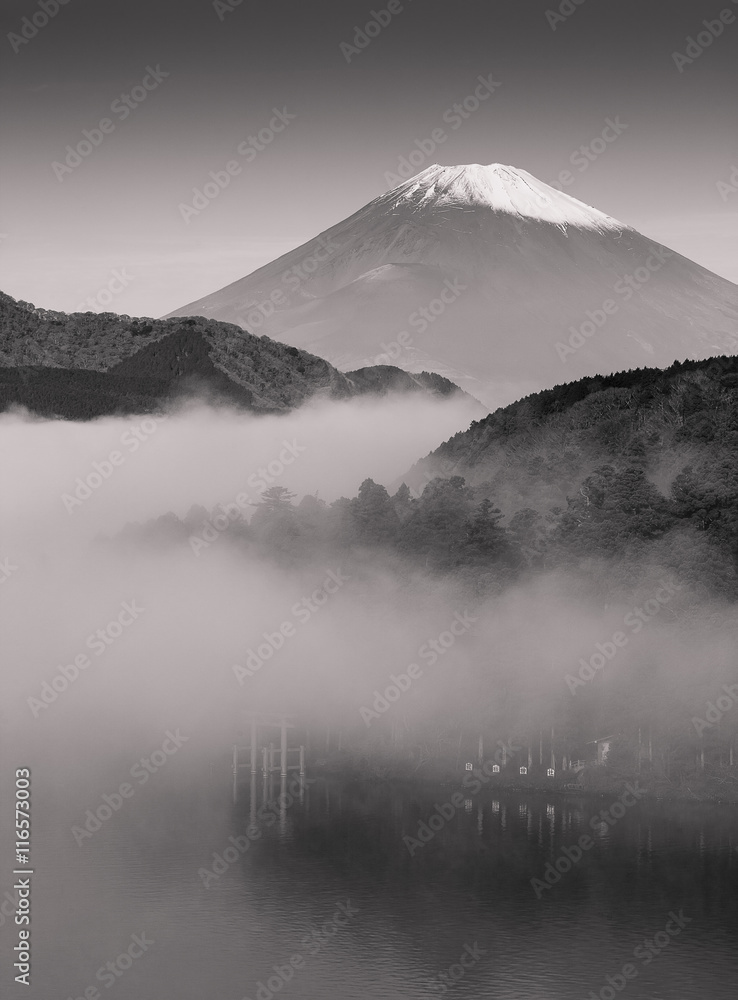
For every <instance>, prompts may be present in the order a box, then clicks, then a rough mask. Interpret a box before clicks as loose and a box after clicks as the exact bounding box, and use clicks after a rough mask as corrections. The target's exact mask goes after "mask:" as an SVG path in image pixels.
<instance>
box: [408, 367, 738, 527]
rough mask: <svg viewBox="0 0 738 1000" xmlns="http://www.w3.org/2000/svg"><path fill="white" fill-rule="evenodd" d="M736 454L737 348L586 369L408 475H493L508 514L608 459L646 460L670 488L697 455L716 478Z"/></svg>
mask: <svg viewBox="0 0 738 1000" xmlns="http://www.w3.org/2000/svg"><path fill="white" fill-rule="evenodd" d="M736 460H738V358H736V357H720V358H713V359H708V360H706V361H684V362H681V363H675V364H673V365H672V366H671V367H670V368H668V369H666V370H661V369H655V368H654V369H649V368H642V369H636V370H634V371H627V372H619V373H617V374H615V375H609V376H597V377H594V378H587V379H581V380H580V381H578V382H571V383H568V384H566V385H559V386H556V387H555V388H553V389H550V390H546V391H545V392H539V393H536V394H534V395H531V396H527V397H525V398H524V399H521V400H519V401H518V402H516V403H513V404H512V405H510V406H506V407H504V408H503V409H499V410H496V411H495V412H494V413H490V414H489V415H488V416H487V417H485V418H484V419H482V420H479V421H475V422H474V423H472V425H471V426H470V428H469V429H468V430H467V431H463V432H461V433H459V434H456V435H455V436H454V437H452V438H451V439H450V440H449V441H447V442H445V443H444V444H442V445H441V446H440V447H439V448H438V449H436V451H434V452H432V453H431V454H430V455H429V456H427V457H426V458H425V459H423V460H422V461H420V462H418V463H417V465H416V466H414V467H413V469H412V470H411V471H410V472H409V473H408V474H407V475H406V476H404V477H402V478H403V479H404V480H405V481H406V482H407V483H408V484H409V485H410V486H411V487H414V488H416V489H418V488H422V484H423V483H425V482H428V481H429V480H430V479H431V478H433V477H434V476H443V477H449V476H452V475H459V476H463V477H464V478H465V479H466V481H467V483H468V484H470V485H474V484H479V483H486V484H488V486H489V488H490V489H491V491H492V493H493V495H494V497H495V502H496V503H497V505H498V506H499V507H500V508H501V509H502V510H503V512H504V513H506V514H509V515H510V514H513V513H514V512H515V511H518V510H520V509H521V508H523V507H530V508H533V509H534V510H536V511H540V512H544V511H547V510H549V509H551V507H553V506H557V505H558V506H562V507H565V506H566V503H567V497H569V496H570V495H571V494H572V492H576V491H577V490H578V489H579V484H580V483H581V482H582V480H583V479H584V478H585V477H587V476H588V475H590V474H591V473H593V472H594V470H595V469H596V468H598V467H599V466H602V465H606V464H607V465H610V466H612V467H613V468H614V469H615V470H616V471H623V470H625V469H632V470H639V471H640V472H642V473H644V474H646V476H647V477H648V478H649V479H651V480H652V481H653V482H654V483H655V484H656V485H657V486H659V487H660V488H661V489H662V490H665V491H667V490H668V489H669V487H670V485H671V483H672V481H673V479H674V478H675V476H676V475H677V474H678V473H679V472H680V471H681V470H682V469H683V468H684V466H685V465H691V466H692V468H693V469H694V474H695V475H696V476H697V477H698V478H701V479H702V480H703V481H707V482H709V481H710V479H711V478H712V475H713V474H714V470H715V468H716V466H718V465H720V464H721V463H727V464H728V465H729V464H730V463H732V462H736Z"/></svg>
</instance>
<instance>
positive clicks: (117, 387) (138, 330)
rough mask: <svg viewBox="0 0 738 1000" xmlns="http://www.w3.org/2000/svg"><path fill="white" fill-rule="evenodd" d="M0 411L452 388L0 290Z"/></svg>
mask: <svg viewBox="0 0 738 1000" xmlns="http://www.w3.org/2000/svg"><path fill="white" fill-rule="evenodd" d="M0 365H2V366H3V367H0V410H4V409H7V408H8V406H10V405H14V404H15V405H22V406H26V407H27V408H28V409H30V410H31V411H32V412H34V413H38V414H41V415H45V416H51V415H54V416H61V417H66V418H68V419H89V418H92V417H97V416H102V415H105V414H112V413H144V412H152V411H154V410H157V409H160V408H161V407H162V406H163V405H165V404H166V403H167V402H169V401H171V400H172V399H175V398H177V397H178V396H181V395H182V394H184V393H188V394H192V393H198V394H200V395H205V396H206V397H208V398H213V397H215V398H218V399H220V400H225V401H227V402H229V403H232V404H235V405H237V406H241V407H243V408H246V409H249V410H252V411H257V412H280V411H285V410H289V409H292V408H293V407H295V406H299V405H300V404H301V403H304V402H305V401H306V400H308V399H310V398H312V397H315V396H324V397H328V398H331V399H348V398H351V397H354V396H359V395H365V394H367V393H371V394H379V395H383V394H385V393H386V392H389V391H412V392H428V393H430V394H432V395H440V396H447V395H453V394H454V393H456V392H460V390H459V389H458V388H457V387H456V386H455V385H454V384H453V383H451V382H448V381H447V380H446V379H440V380H439V377H438V376H430V375H426V374H425V373H424V374H423V375H420V376H417V375H416V376H411V375H408V374H407V373H406V372H403V371H400V369H397V368H393V367H389V366H381V367H379V368H377V369H374V368H367V369H362V370H360V371H357V372H351V373H349V374H344V373H342V372H340V371H338V370H337V369H336V368H334V367H333V366H332V365H330V364H329V363H328V362H327V361H324V360H323V359H322V358H318V357H316V356H315V355H312V354H308V353H307V352H305V351H301V350H299V349H298V348H296V347H287V346H286V345H284V344H280V343H277V342H276V341H274V340H270V339H269V338H268V337H256V336H254V335H253V334H250V333H248V332H246V331H244V330H242V329H241V328H240V327H237V326H234V325H232V324H229V323H221V322H218V321H216V320H207V319H203V318H201V317H193V318H186V319H168V320H155V319H134V318H131V317H129V316H118V315H116V314H115V313H92V312H88V313H72V314H67V313H61V312H53V311H50V310H46V309H37V308H36V307H34V306H32V305H31V304H30V303H25V302H16V301H15V300H14V299H12V298H11V297H10V296H8V295H4V294H2V293H0Z"/></svg>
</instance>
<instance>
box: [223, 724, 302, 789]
mask: <svg viewBox="0 0 738 1000" xmlns="http://www.w3.org/2000/svg"><path fill="white" fill-rule="evenodd" d="M292 718H293V717H292V716H288V715H280V716H275V715H257V714H256V713H251V714H249V715H248V716H247V717H246V722H247V725H248V728H249V733H250V741H249V743H248V744H247V745H243V744H239V742H236V743H234V744H233V801H234V802H235V801H236V800H237V799H238V781H239V774H240V771H241V770H242V769H247V770H248V771H249V772H250V774H251V775H256V774H257V773H258V772H259V771H261V773H262V775H263V777H264V778H268V777H269V776H270V775H272V774H274V773H279V775H280V777H281V778H286V777H287V773H288V771H297V772H298V773H299V775H300V777H301V778H304V777H305V747H304V745H302V744H301V745H300V746H296V747H290V746H288V742H287V731H288V730H290V729H294V728H295V724H294V722H292V721H291V720H292ZM274 729H279V736H280V739H279V746H275V742H274V740H271V741H270V742H268V743H266V742H261V743H260V736H261V737H262V739H263V736H264V731H265V730H266V731H267V732H269V731H270V730H271V731H273V730H274ZM275 735H276V734H275ZM290 755H292V758H291V757H290ZM290 760H292V763H290Z"/></svg>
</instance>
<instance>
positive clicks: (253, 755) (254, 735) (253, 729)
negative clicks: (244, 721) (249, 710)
mask: <svg viewBox="0 0 738 1000" xmlns="http://www.w3.org/2000/svg"><path fill="white" fill-rule="evenodd" d="M256 743H257V732H256V718H255V717H252V719H251V773H252V774H256Z"/></svg>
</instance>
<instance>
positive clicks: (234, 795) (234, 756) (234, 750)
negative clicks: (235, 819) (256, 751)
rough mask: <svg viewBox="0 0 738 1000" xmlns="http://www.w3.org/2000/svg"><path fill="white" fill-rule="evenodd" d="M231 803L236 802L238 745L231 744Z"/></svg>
mask: <svg viewBox="0 0 738 1000" xmlns="http://www.w3.org/2000/svg"><path fill="white" fill-rule="evenodd" d="M233 801H234V802H237V801H238V744H237V743H234V744H233Z"/></svg>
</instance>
